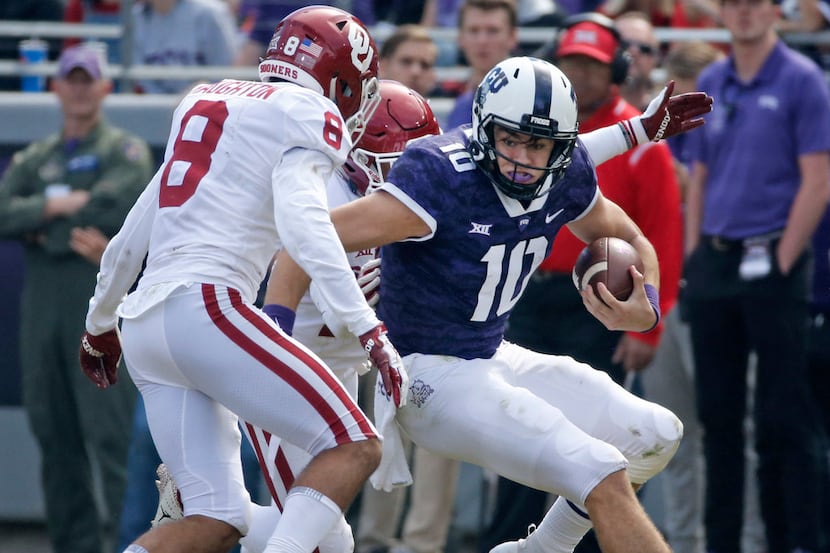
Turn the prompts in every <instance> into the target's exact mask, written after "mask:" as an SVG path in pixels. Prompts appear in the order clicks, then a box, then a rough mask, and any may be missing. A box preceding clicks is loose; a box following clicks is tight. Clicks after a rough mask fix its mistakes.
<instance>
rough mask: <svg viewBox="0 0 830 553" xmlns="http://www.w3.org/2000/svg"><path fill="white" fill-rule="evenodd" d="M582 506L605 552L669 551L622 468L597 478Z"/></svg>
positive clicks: (644, 552) (649, 552)
mask: <svg viewBox="0 0 830 553" xmlns="http://www.w3.org/2000/svg"><path fill="white" fill-rule="evenodd" d="M585 507H586V508H587V510H588V514H589V515H590V517H591V521H592V522H593V525H594V531H595V532H596V534H597V540H598V541H599V545H600V548H601V549H602V550H603V551H604V552H605V553H630V552H633V551H637V552H641V553H670V552H671V549H670V548H669V546H668V544H667V543H666V541H665V540H664V539H663V536H661V535H660V532H659V531H658V530H657V528H656V527H655V526H654V524H653V523H652V522H651V520H650V519H649V518H648V515H647V514H646V512H645V511H644V510H643V508H642V506H641V505H640V502H639V501H638V500H637V496H636V495H634V490H633V488H632V487H631V483H630V482H629V481H628V477H627V475H626V472H625V471H618V472H615V473H613V474H611V475H609V476H608V477H606V478H605V479H604V480H603V481H602V482H600V483H599V484H598V485H597V486H596V487H595V488H594V489H593V491H592V492H591V493H590V494H589V495H588V498H587V499H586V501H585ZM623 528H624V529H625V530H622V529H623Z"/></svg>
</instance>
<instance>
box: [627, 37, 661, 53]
mask: <svg viewBox="0 0 830 553" xmlns="http://www.w3.org/2000/svg"><path fill="white" fill-rule="evenodd" d="M625 47H626V49H628V48H634V49H636V50H637V51H638V52H640V53H641V54H643V55H644V56H653V55H654V54H655V53H656V52H657V48H655V47H654V46H652V45H651V44H646V43H645V42H634V41H630V40H629V41H626V43H625Z"/></svg>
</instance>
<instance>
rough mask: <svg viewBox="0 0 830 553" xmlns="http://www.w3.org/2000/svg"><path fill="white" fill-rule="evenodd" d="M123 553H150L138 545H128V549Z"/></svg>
mask: <svg viewBox="0 0 830 553" xmlns="http://www.w3.org/2000/svg"><path fill="white" fill-rule="evenodd" d="M123 553H149V551H147V550H146V549H144V548H143V547H141V546H140V545H137V544H135V543H133V544H130V545H128V546H127V549H125V550H124V551H123Z"/></svg>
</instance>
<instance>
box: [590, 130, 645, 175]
mask: <svg viewBox="0 0 830 553" xmlns="http://www.w3.org/2000/svg"><path fill="white" fill-rule="evenodd" d="M579 139H580V140H581V141H582V145H583V146H584V147H585V149H586V150H587V151H588V154H589V155H590V156H591V159H592V160H593V162H594V165H600V164H601V163H605V162H606V161H608V160H609V159H611V158H612V157H616V156H618V155H620V154H624V153H625V152H627V151H628V150H629V149H630V148H632V147H633V146H636V144H630V143H629V142H628V141H627V140H626V139H625V134H624V132H623V129H622V128H621V127H620V126H619V125H618V124H614V125H610V126H608V127H602V128H601V129H597V130H595V131H591V132H586V133H585V134H580V135H579Z"/></svg>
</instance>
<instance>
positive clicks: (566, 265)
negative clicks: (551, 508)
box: [481, 14, 682, 552]
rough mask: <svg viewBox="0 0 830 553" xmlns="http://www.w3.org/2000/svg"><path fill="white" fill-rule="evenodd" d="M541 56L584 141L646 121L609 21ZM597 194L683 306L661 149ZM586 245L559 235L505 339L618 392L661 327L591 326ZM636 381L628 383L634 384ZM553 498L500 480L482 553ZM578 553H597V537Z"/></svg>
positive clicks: (664, 304) (624, 159)
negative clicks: (584, 277) (581, 288)
mask: <svg viewBox="0 0 830 553" xmlns="http://www.w3.org/2000/svg"><path fill="white" fill-rule="evenodd" d="M537 56H539V57H543V58H546V59H547V61H551V62H554V63H555V64H556V65H557V66H558V67H559V68H560V69H561V70H562V72H563V73H564V74H565V75H566V76H567V77H568V79H569V80H570V81H571V83H572V85H573V90H574V92H575V93H576V97H577V98H578V100H579V101H578V102H577V107H578V112H577V121H578V122H579V132H580V133H585V132H589V131H592V130H596V129H598V128H600V127H604V126H607V125H614V124H615V123H622V122H623V121H625V120H626V119H628V118H630V117H632V116H636V115H637V114H639V113H640V111H639V110H638V109H637V108H636V107H634V106H632V105H631V104H629V103H628V102H626V101H625V100H624V99H623V98H622V96H621V95H620V85H621V84H622V83H623V82H624V81H625V79H626V76H627V73H628V66H629V56H628V53H627V52H626V51H625V47H624V45H623V43H622V40H621V38H620V35H619V33H618V32H617V29H616V28H615V27H614V23H613V21H611V20H610V19H608V18H607V17H605V16H602V15H599V14H587V15H579V16H574V17H571V18H569V19H567V20H566V21H565V24H564V26H563V28H562V30H561V31H560V33H559V35H558V36H557V40H556V41H555V42H554V43H552V44H550V45H547V47H545V48H543V49H542V50H541V51H539V52H537ZM596 171H597V179H598V184H599V188H600V189H601V190H602V193H603V195H604V196H606V197H608V198H611V199H612V200H613V201H614V202H615V203H617V204H619V205H620V207H622V208H623V210H625V212H626V213H628V214H629V216H630V217H631V218H632V219H633V220H634V222H635V223H636V224H637V225H638V226H639V227H640V228H641V230H642V231H643V234H644V235H645V236H646V237H647V238H648V239H649V240H650V241H651V242H652V244H653V245H654V247H655V250H656V251H657V256H658V259H659V261H660V274H661V282H662V285H661V290H660V309H661V310H662V311H663V312H664V313H668V312H669V310H671V309H672V308H673V307H674V304H675V302H676V299H677V290H678V282H679V278H680V273H681V265H682V249H681V244H682V235H681V229H682V223H681V213H680V195H679V188H678V185H677V178H676V176H675V172H674V165H673V161H672V156H671V152H670V150H669V148H668V146H667V145H666V144H664V143H649V144H647V145H643V146H638V147H636V148H634V149H632V150H629V151H628V152H627V153H625V154H623V155H621V156H618V157H616V158H613V159H611V160H609V161H607V162H605V163H603V164H601V165H598V166H597V168H596ZM584 245H585V244H584V243H583V242H581V241H580V240H579V239H578V238H576V237H575V236H574V235H573V234H572V233H571V232H570V231H569V230H568V229H567V228H563V229H562V230H561V231H560V232H559V234H558V235H557V236H556V239H555V241H554V244H553V249H552V251H551V254H550V255H549V256H548V257H547V259H545V260H544V261H543V262H542V265H541V266H540V267H539V270H537V271H536V273H534V274H533V276H532V277H531V279H530V282H529V283H528V286H527V290H526V292H525V294H524V296H522V298H521V299H520V300H519V301H518V303H517V304H516V306H515V307H514V309H513V312H512V314H511V315H510V321H509V324H508V328H507V333H506V339H507V340H508V341H510V342H514V343H517V344H519V345H522V346H525V347H528V348H530V349H532V350H535V351H540V352H543V353H550V354H559V355H570V356H572V357H574V358H575V359H576V360H578V361H582V362H585V363H588V364H589V365H591V366H593V367H595V368H597V369H601V370H604V371H605V372H607V373H609V374H610V375H611V377H612V378H613V379H614V380H615V381H617V382H618V383H620V384H622V383H623V382H625V381H626V375H627V374H630V375H632V376H633V375H634V374H636V372H638V371H640V370H642V369H644V368H645V367H646V366H647V365H648V364H649V362H650V361H651V359H652V357H653V355H654V352H655V349H656V346H657V343H658V341H659V339H660V333H661V331H662V325H658V326H657V328H655V329H654V330H652V331H651V332H648V333H646V334H642V333H629V332H612V331H609V330H607V329H606V328H605V327H604V326H603V325H602V324H601V323H599V322H598V321H597V320H596V319H595V318H594V317H592V316H591V315H590V314H589V313H588V312H587V311H586V310H585V308H584V306H583V304H582V300H581V298H580V296H579V294H577V293H576V291H575V290H574V286H573V282H572V279H571V269H572V268H573V266H574V263H575V261H576V258H577V256H578V255H579V252H580V251H581V250H582V248H583V247H584ZM629 381H630V380H629ZM547 500H548V498H547V494H546V493H544V492H540V491H538V490H534V489H531V488H527V487H524V486H522V485H520V484H516V483H514V482H511V481H509V480H506V479H504V478H500V479H499V483H498V491H497V498H496V505H495V511H494V516H493V519H492V520H493V521H492V522H491V524H490V526H489V528H487V530H486V532H485V534H484V536H483V538H482V540H481V550H482V551H483V552H486V551H489V550H490V548H491V547H492V546H494V545H496V544H499V543H502V542H504V541H508V540H515V539H517V538H521V537H524V536H525V535H526V533H527V530H528V525H530V524H532V523H538V522H539V521H540V520H541V517H542V516H543V515H544V513H545V510H546V509H545V506H546V502H547ZM577 551H599V547H598V545H596V541H595V540H594V539H593V532H591V533H589V534H588V535H587V536H586V538H585V539H583V540H582V542H581V543H580V544H579V546H578V547H577Z"/></svg>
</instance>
